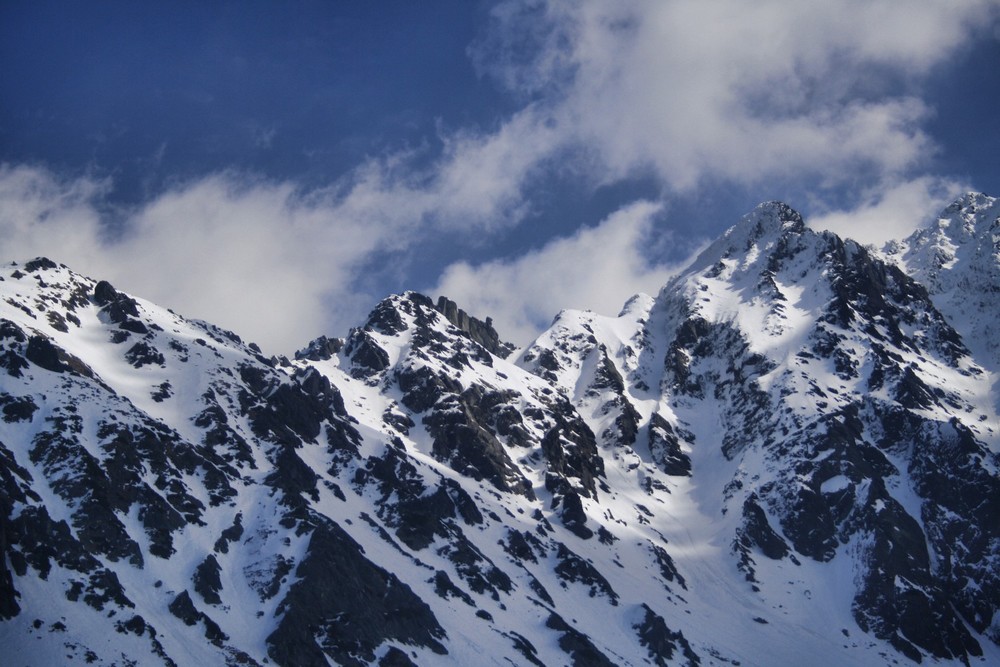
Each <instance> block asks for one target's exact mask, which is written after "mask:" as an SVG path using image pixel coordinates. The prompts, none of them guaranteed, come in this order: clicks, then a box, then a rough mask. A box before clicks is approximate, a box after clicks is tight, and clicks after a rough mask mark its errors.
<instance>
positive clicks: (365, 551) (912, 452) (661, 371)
mask: <svg viewBox="0 0 1000 667" xmlns="http://www.w3.org/2000/svg"><path fill="white" fill-rule="evenodd" d="M998 316H1000V202H998V201H997V200H995V199H993V198H990V197H987V196H984V195H979V194H970V195H967V196H965V197H963V198H962V199H960V200H959V201H957V202H955V203H954V204H953V205H951V206H949V207H948V208H947V209H945V210H944V211H943V212H942V213H941V214H940V216H939V219H938V220H937V221H936V222H935V223H934V224H932V225H931V226H930V227H928V228H926V229H924V230H921V231H918V232H917V233H915V234H914V235H912V236H911V237H909V238H907V239H903V240H900V241H897V242H894V243H890V244H889V245H887V246H886V247H885V248H883V249H875V248H871V247H865V246H862V245H859V244H858V243H855V242H853V241H850V240H846V239H841V238H839V237H837V236H836V235H834V234H832V233H829V232H817V231H814V230H812V229H810V228H809V227H807V226H806V225H805V223H804V222H803V220H802V218H801V217H800V216H799V214H798V213H796V212H795V211H794V210H792V209H791V208H789V207H788V206H786V205H784V204H780V203H775V202H771V203H766V204H762V205H760V206H759V207H757V209H755V210H754V211H752V212H751V213H750V214H748V215H747V216H745V217H744V218H743V219H742V220H740V221H738V222H737V224H736V225H735V226H733V227H732V228H731V229H730V230H729V231H728V232H727V233H726V234H725V235H724V236H723V237H722V238H720V239H718V240H717V241H716V242H714V243H713V244H712V245H710V246H708V247H707V248H706V249H705V250H704V251H703V252H702V253H701V254H700V255H699V256H698V257H697V258H695V259H694V260H693V261H692V262H691V263H690V265H689V266H688V267H687V268H686V269H685V270H684V271H682V272H681V273H679V274H678V275H677V276H676V277H675V278H674V279H672V280H671V281H670V282H669V283H668V284H667V285H666V286H664V287H663V289H662V290H661V291H660V293H659V294H658V295H657V296H656V297H650V296H646V295H637V296H635V297H633V298H632V299H631V300H629V301H628V303H627V304H625V307H624V309H623V310H622V312H621V313H620V314H619V315H618V316H617V317H606V316H602V315H597V314H594V313H591V312H580V311H563V312H562V313H560V314H559V315H558V316H557V317H556V318H555V321H554V322H553V323H552V325H551V327H550V328H549V329H548V330H547V331H545V332H544V333H543V334H542V335H541V336H539V337H538V338H537V339H536V340H535V341H534V342H533V343H531V344H530V345H528V346H527V347H526V348H524V349H515V348H514V347H513V346H511V345H509V344H507V343H505V342H504V340H503V337H502V332H499V333H498V332H497V331H496V330H495V329H494V327H493V323H492V322H491V320H489V319H487V320H485V321H481V320H479V319H476V318H474V317H471V316H470V315H468V314H467V313H466V312H465V311H463V310H461V309H460V308H459V305H458V304H455V303H453V302H451V301H450V300H448V299H447V298H445V297H441V298H439V299H437V300H432V299H431V298H429V297H426V296H423V295H421V294H417V293H414V292H408V293H405V294H402V295H397V296H391V297H389V298H386V299H385V300H383V301H382V302H381V303H379V304H377V305H376V306H375V308H374V309H373V310H372V311H371V314H370V315H369V316H368V319H367V321H365V322H362V323H360V325H359V326H358V327H357V328H355V329H352V330H351V331H350V332H349V333H348V334H347V335H346V336H345V337H343V338H332V337H331V338H326V337H322V338H319V339H317V340H314V341H312V342H310V343H308V344H306V345H305V346H304V347H303V348H302V349H301V350H300V351H298V352H297V353H295V355H294V358H292V359H289V358H284V357H278V358H267V357H265V356H264V355H262V354H261V352H260V350H259V348H257V346H255V345H254V344H252V343H246V342H244V341H242V340H241V339H240V338H239V337H238V336H236V335H235V334H232V333H229V332H227V331H224V330H222V329H220V328H217V327H215V326H213V325H211V324H209V323H207V322H202V321H194V320H190V319H185V318H183V317H181V316H179V315H177V314H174V313H173V312H172V311H169V310H166V309H164V308H161V307H158V306H157V305H155V304H153V303H150V302H148V301H144V300H142V299H141V298H138V297H134V296H131V295H128V294H125V293H123V292H120V291H119V290H117V289H116V288H115V287H114V286H112V285H110V284H109V283H107V282H105V281H98V280H93V279H91V278H87V277H84V276H81V275H78V274H76V273H74V272H73V271H71V270H70V269H69V268H67V267H66V266H64V265H62V264H57V263H56V262H54V261H51V260H49V259H45V258H37V259H34V260H31V261H27V262H18V263H12V264H8V265H6V266H4V267H2V268H0V412H2V414H0V418H2V419H0V553H2V556H3V557H2V558H0V646H2V649H0V650H2V657H0V662H2V663H3V664H4V665H11V666H15V665H16V666H21V665H39V666H47V665H57V664H93V665H119V666H124V665H161V664H162V665H172V666H173V665H176V666H187V665H282V666H311V665H328V664H334V665H347V666H359V665H380V666H404V665H414V664H416V665H477V666H478V665H636V666H638V665H660V666H662V665H812V666H821V665H830V666H834V665H836V666H844V665H884V664H899V665H908V664H914V663H925V664H928V663H929V664H940V665H945V664H955V665H958V664H965V665H974V664H993V665H996V664H1000V473H998V467H1000V416H998V413H1000V384H998V383H1000V342H998V341H1000V337H998V336H997V335H996V331H995V330H994V329H993V327H994V326H996V325H997V323H998ZM303 342H304V343H305V341H303Z"/></svg>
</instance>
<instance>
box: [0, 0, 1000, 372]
mask: <svg viewBox="0 0 1000 667" xmlns="http://www.w3.org/2000/svg"><path fill="white" fill-rule="evenodd" d="M813 5H814V3H801V2H793V1H788V0H762V1H760V2H754V3H746V2H738V1H736V0H718V1H717V2H689V1H681V0H662V1H657V2H652V1H650V2H638V1H635V2H629V1H623V2H614V3H611V2H601V1H597V0H582V1H579V2H576V1H573V2H569V1H566V2H562V1H558V0H551V1H543V0H502V1H500V2H475V1H471V0H441V1H432V2H419V3H418V2H412V1H402V0H400V1H386V2H366V1H360V0H358V1H354V0H341V1H339V2H298V3H278V2H170V3H166V2H163V3H154V2H143V3H137V2H111V1H107V2H99V3H77V2H44V1H43V2H39V1H31V2H29V1H20V0H8V1H6V2H4V3H0V165H2V166H0V233H2V238H3V241H2V246H0V247H2V248H3V250H4V252H2V253H0V255H2V256H3V257H2V259H3V260H19V259H25V258H28V257H31V256H34V255H37V254H46V255H48V256H51V257H52V258H53V259H57V260H58V261H61V262H64V263H66V264H68V265H70V266H71V267H72V268H75V269H77V270H79V271H81V272H85V273H88V274H90V275H92V276H94V277H99V278H109V279H111V280H112V281H113V282H114V283H115V284H116V285H117V286H118V287H119V288H121V289H125V290H126V291H130V292H132V293H136V294H139V295H141V296H145V297H147V298H150V299H152V300H154V301H157V302H159V303H162V304H163V305H167V306H170V307H173V308H175V309H176V310H178V311H179V312H181V313H184V314H187V315H190V316H194V317H201V318H206V319H212V320H214V321H218V322H219V323H220V324H222V325H224V326H227V327H229V328H232V329H234V330H235V331H237V332H238V333H240V334H241V335H243V336H244V337H246V338H249V339H252V340H257V341H258V342H260V343H261V344H262V345H264V347H265V349H266V350H268V351H272V352H284V353H288V352H291V351H292V350H294V349H295V348H296V347H300V346H302V345H304V344H305V343H306V342H307V341H308V340H309V339H310V338H312V337H315V336H317V335H319V334H321V333H326V334H343V333H345V332H346V329H347V327H349V326H351V325H353V324H356V323H358V322H359V319H360V318H362V317H363V316H364V314H365V313H366V312H367V310H368V309H369V308H370V307H371V306H372V305H373V304H374V303H375V301H376V300H377V299H379V298H381V297H382V296H384V295H385V294H388V293H390V292H395V291H400V290H403V289H419V290H422V291H426V292H429V293H431V294H432V295H436V294H439V293H445V294H447V295H449V296H451V297H452V298H455V299H456V300H457V301H459V303H460V304H461V305H463V306H464V307H465V308H467V309H468V310H469V311H471V312H473V313H474V314H477V315H480V316H483V317H485V316H486V315H492V316H493V317H494V318H495V319H496V321H497V323H498V326H499V328H500V329H501V333H502V334H506V335H507V336H508V337H509V338H513V339H515V340H516V341H518V342H525V341H526V340H527V339H528V338H529V337H530V336H531V335H532V333H533V332H534V331H537V330H538V328H539V327H541V326H544V325H545V324H546V323H547V321H548V320H550V319H551V317H552V316H553V315H554V314H555V313H556V312H557V311H558V310H559V309H560V308H563V307H575V308H592V309H594V310H597V311H599V312H605V313H609V314H613V313H614V312H616V311H617V309H618V307H619V306H620V305H621V304H622V303H623V302H624V301H625V299H627V298H628V296H630V295H631V294H632V293H634V292H637V291H646V292H655V291H656V290H657V289H658V288H659V287H660V285H661V284H662V283H663V282H664V281H665V280H666V278H667V277H668V276H669V275H670V272H671V271H673V270H675V267H676V265H677V263H678V262H680V261H682V260H683V259H684V258H686V257H687V256H688V255H689V254H690V253H691V252H692V251H693V250H695V249H696V248H698V247H699V245H700V244H702V243H704V242H705V241H706V240H707V239H709V238H711V237H713V236H715V235H717V234H719V233H721V232H722V231H723V230H725V229H726V228H727V227H728V226H730V225H731V224H733V223H734V222H735V221H736V220H737V219H738V218H739V217H740V216H741V215H742V214H744V213H746V212H747V211H749V210H750V209H751V208H752V207H753V206H754V205H756V204H757V203H759V202H760V201H763V200H768V199H783V200H785V201H787V202H788V203H790V204H791V205H792V206H794V207H796V208H798V209H799V210H800V211H802V212H803V213H804V214H805V215H806V216H807V218H808V219H810V220H811V221H812V224H813V225H814V226H817V227H824V228H831V229H834V230H835V231H838V232H840V233H843V234H846V235H850V236H854V237H858V238H859V240H863V241H866V242H872V243H880V242H882V241H884V240H886V239H888V238H892V237H897V236H902V235H905V234H906V233H908V232H909V231H911V230H912V229H914V228H915V227H917V226H919V225H921V224H925V223H926V222H927V221H928V219H929V217H930V216H932V215H933V213H934V212H935V211H936V210H937V209H938V208H940V207H941V206H943V205H944V204H945V203H947V201H948V200H950V199H951V198H953V197H954V196H956V195H957V194H959V193H960V192H962V191H964V190H967V189H976V190H981V191H985V192H987V193H993V194H996V193H1000V186H998V181H1000V166H998V162H997V160H996V155H998V154H1000V150H998V149H1000V122H997V121H998V117H997V115H998V114H997V109H998V108H1000V105H998V103H1000V27H998V25H1000V24H998V22H997V19H998V16H1000V12H998V5H1000V3H998V2H996V1H979V0H968V1H956V0H949V1H947V2H944V1H936V0H923V1H920V2H912V3H898V2H895V1H893V0H868V1H865V2H861V1H860V0H837V1H831V2H826V3H822V5H821V6H813Z"/></svg>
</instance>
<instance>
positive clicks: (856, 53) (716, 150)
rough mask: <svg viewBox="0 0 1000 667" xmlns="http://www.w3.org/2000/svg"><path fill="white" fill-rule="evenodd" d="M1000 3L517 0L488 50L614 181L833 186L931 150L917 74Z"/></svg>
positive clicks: (488, 58) (498, 19)
mask: <svg viewBox="0 0 1000 667" xmlns="http://www.w3.org/2000/svg"><path fill="white" fill-rule="evenodd" d="M995 6H996V3H995V2H993V1H991V0H981V1H966V2H953V1H950V0H949V1H944V0H925V1H922V2H908V3H899V2H896V1H894V0H843V1H840V2H827V3H803V2H796V1H794V0H762V1H760V2H744V1H742V0H718V1H714V2H704V1H693V0H673V1H657V2H642V1H638V0H636V1H623V2H614V3H608V2H603V1H601V0H579V1H578V0H572V1H569V0H565V1H564V0H551V1H550V2H540V1H539V0H509V1H508V2H504V3H501V4H500V5H499V6H498V7H497V9H496V10H495V11H494V26H493V27H494V30H495V31H494V32H493V33H491V35H490V36H489V38H488V39H486V40H484V41H483V43H482V44H481V45H480V47H479V50H478V51H476V52H475V54H476V62H477V63H478V64H479V66H480V67H481V69H482V70H484V71H486V72H489V73H491V74H493V75H494V76H495V77H496V79H497V80H498V81H500V82H501V83H502V84H503V85H505V86H507V87H508V88H510V89H511V90H513V91H515V92H518V93H520V94H523V95H525V96H529V97H533V98H536V99H540V100H541V101H542V103H544V104H545V105H547V109H548V110H549V114H550V115H549V117H548V118H547V120H546V122H547V123H548V126H547V127H558V128H559V131H560V133H561V135H562V136H563V138H564V140H565V141H566V142H567V143H576V144H583V145H586V146H588V147H589V148H590V149H591V150H593V151H594V152H595V154H597V155H598V156H599V160H598V164H600V166H601V168H602V169H603V178H605V179H607V180H615V179H618V178H622V177H624V176H626V175H628V174H629V173H631V172H633V171H634V170H636V169H652V170H653V171H654V172H655V173H656V174H658V175H659V177H660V178H661V179H662V180H663V182H664V183H665V184H666V185H667V186H668V187H669V188H671V189H674V190H687V189H691V188H694V187H696V186H698V185H699V184H700V183H701V182H702V181H703V180H704V179H705V178H706V177H711V178H713V179H720V178H721V179H723V180H731V181H735V182H738V183H743V184H757V183H762V182H766V181H767V180H768V179H773V178H793V177H799V178H801V177H808V178H809V179H812V180H814V181H816V182H819V183H822V184H823V185H825V186H832V185H837V184H842V183H844V182H847V181H851V180H852V179H854V178H856V177H857V174H858V172H859V170H864V171H865V173H868V174H870V175H871V176H872V177H874V178H889V179H892V178H895V177H896V176H897V175H898V174H900V173H902V172H904V171H906V170H908V169H911V168H913V167H914V166H916V165H919V164H920V163H921V161H922V160H924V159H925V158H926V157H927V156H928V155H929V154H930V152H931V149H932V144H931V142H930V141H929V139H928V137H927V136H926V135H925V133H924V132H923V129H922V127H921V123H922V121H923V120H924V119H925V117H926V115H927V113H928V109H927V108H926V106H925V104H924V103H923V102H922V101H921V100H920V99H919V97H918V94H919V85H918V84H919V82H920V80H921V78H922V77H924V76H925V75H926V74H927V73H928V72H930V71H931V69H932V68H933V67H935V66H936V65H939V64H940V63H942V62H944V61H946V60H947V59H948V58H949V57H951V56H952V55H953V54H954V53H955V52H956V50H957V49H959V48H961V47H962V46H963V44H965V43H966V41H967V40H969V39H970V38H971V36H972V34H973V32H974V30H975V29H976V27H977V26H980V27H981V26H983V25H989V20H988V19H989V18H990V16H991V12H992V11H993V9H994V8H995ZM532 47H534V50H532ZM526 53H527V54H530V55H526ZM536 117H539V116H538V114H536Z"/></svg>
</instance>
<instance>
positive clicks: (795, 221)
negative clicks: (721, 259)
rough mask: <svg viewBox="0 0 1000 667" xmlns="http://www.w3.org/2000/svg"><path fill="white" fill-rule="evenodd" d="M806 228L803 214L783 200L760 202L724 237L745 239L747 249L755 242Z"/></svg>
mask: <svg viewBox="0 0 1000 667" xmlns="http://www.w3.org/2000/svg"><path fill="white" fill-rule="evenodd" d="M805 229H806V225H805V221H804V220H803V219H802V215H801V214H800V213H799V212H798V211H796V210H795V209H794V208H792V207H791V206H789V205H788V204H786V203H784V202H781V201H767V202H764V203H762V204H759V205H758V206H757V207H756V208H754V210H752V211H751V212H750V213H748V214H746V215H745V216H743V217H742V218H741V219H740V221H739V222H737V223H736V224H735V225H733V226H732V227H730V228H729V230H728V231H726V233H725V235H724V237H723V238H726V239H731V240H732V241H736V240H740V241H745V244H746V245H745V248H744V249H745V250H749V249H750V247H751V246H752V244H753V243H755V242H758V241H761V240H764V239H769V238H772V237H776V236H783V235H786V234H801V233H802V232H804V231H805Z"/></svg>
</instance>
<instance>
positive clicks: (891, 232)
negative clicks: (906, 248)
mask: <svg viewBox="0 0 1000 667" xmlns="http://www.w3.org/2000/svg"><path fill="white" fill-rule="evenodd" d="M970 189H971V188H970V187H969V186H968V185H965V184H962V183H959V182H957V181H954V180H950V179H942V178H935V177H930V176H924V177H921V178H916V179H913V180H911V181H905V182H901V183H898V184H895V185H893V186H891V187H883V186H880V187H878V188H873V189H870V190H868V191H867V192H866V193H864V196H863V197H862V199H861V200H860V201H859V202H858V203H857V205H856V206H855V207H854V208H852V209H850V210H846V211H844V210H838V211H829V212H827V213H824V214H822V215H819V216H813V218H812V219H811V220H809V226H810V227H812V228H813V229H827V230H830V231H832V232H834V233H836V234H838V235H839V236H841V237H843V238H851V239H854V240H855V241H859V242H861V243H866V244H871V245H875V246H882V245H883V244H884V243H885V242H886V241H890V240H893V239H903V238H905V237H907V236H909V235H910V233H912V232H913V231H914V230H915V229H916V228H918V227H921V226H923V225H925V224H926V223H928V222H930V221H931V220H932V219H933V217H934V216H935V215H936V214H937V213H938V212H939V211H941V210H942V209H943V208H944V207H945V206H947V205H948V204H950V203H951V202H952V201H953V200H954V199H955V197H956V196H957V195H958V194H959V193H961V192H964V191H968V190H970Z"/></svg>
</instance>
